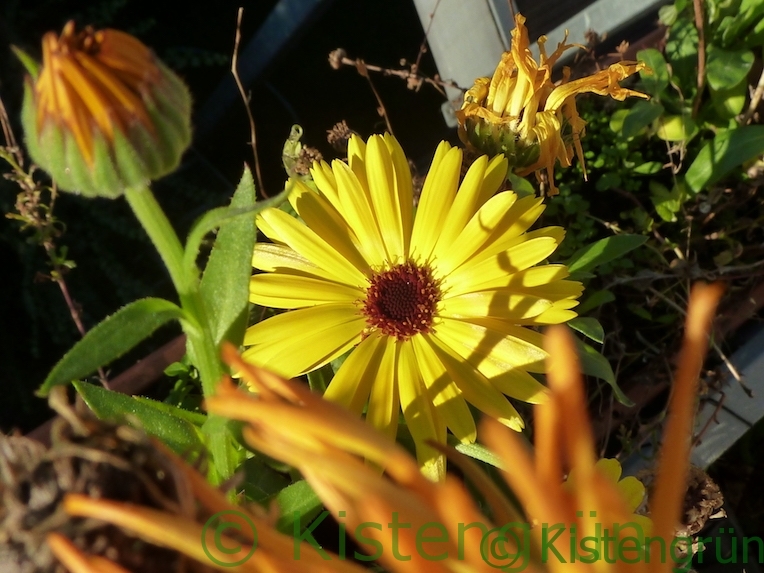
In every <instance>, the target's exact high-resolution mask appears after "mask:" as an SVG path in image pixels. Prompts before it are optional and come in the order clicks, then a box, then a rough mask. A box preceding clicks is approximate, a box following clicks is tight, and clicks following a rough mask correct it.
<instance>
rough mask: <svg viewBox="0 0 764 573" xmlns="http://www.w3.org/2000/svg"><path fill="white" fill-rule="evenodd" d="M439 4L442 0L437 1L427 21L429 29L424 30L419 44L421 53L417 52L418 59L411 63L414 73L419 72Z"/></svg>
mask: <svg viewBox="0 0 764 573" xmlns="http://www.w3.org/2000/svg"><path fill="white" fill-rule="evenodd" d="M439 6H440V0H438V1H437V2H435V7H434V8H433V9H432V12H431V13H430V21H429V22H427V29H426V30H425V31H424V38H422V43H421V44H419V53H417V55H416V61H415V62H414V63H413V64H412V65H411V72H412V73H414V74H416V73H418V72H419V64H420V63H421V61H422V56H423V55H424V53H425V51H426V50H427V37H428V36H429V35H430V28H432V23H433V21H435V14H437V12H438V7H439Z"/></svg>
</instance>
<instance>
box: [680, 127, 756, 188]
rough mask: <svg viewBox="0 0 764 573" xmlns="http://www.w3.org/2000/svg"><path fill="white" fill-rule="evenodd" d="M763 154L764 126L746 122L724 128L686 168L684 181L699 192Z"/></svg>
mask: <svg viewBox="0 0 764 573" xmlns="http://www.w3.org/2000/svg"><path fill="white" fill-rule="evenodd" d="M762 153H764V125H746V126H743V127H739V128H737V129H733V130H729V131H725V132H724V133H720V134H717V136H716V137H715V138H714V139H713V140H711V141H709V142H708V143H707V144H706V145H705V146H703V149H701V150H700V153H698V156H697V157H696V158H695V160H694V161H693V162H692V165H690V167H689V169H688V170H687V175H686V176H685V180H686V181H687V185H688V186H689V187H690V189H691V190H692V191H693V192H695V193H697V192H698V191H700V190H701V189H703V188H705V187H708V186H710V185H713V184H714V183H716V182H717V181H719V180H720V179H721V178H722V177H724V176H725V175H727V174H728V173H729V172H730V171H732V170H733V169H734V168H736V167H739V166H740V165H742V164H743V163H745V162H746V161H748V160H750V159H753V158H754V157H757V156H759V155H761V154H762Z"/></svg>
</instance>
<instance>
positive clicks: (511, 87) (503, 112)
mask: <svg viewBox="0 0 764 573" xmlns="http://www.w3.org/2000/svg"><path fill="white" fill-rule="evenodd" d="M566 39H567V36H566ZM545 42H546V37H545V36H542V37H541V38H539V40H538V47H539V52H540V58H539V62H538V63H536V61H535V60H534V59H533V55H532V54H531V51H530V41H529V38H528V30H527V29H526V27H525V18H524V17H523V16H521V15H520V14H517V15H516V16H515V28H514V30H512V46H511V48H510V51H508V52H504V54H503V56H502V58H501V62H499V65H498V67H497V68H496V71H495V72H494V75H493V77H492V78H478V79H477V80H475V85H474V86H473V87H472V88H470V89H469V90H468V91H467V93H466V94H465V95H464V104H463V105H462V109H461V110H459V111H457V113H456V115H457V118H458V120H459V136H460V137H461V139H462V141H464V143H465V144H466V145H468V146H470V147H472V148H474V149H476V150H478V151H480V152H481V153H488V154H491V155H493V154H496V153H504V154H505V155H506V156H507V158H508V159H509V160H510V166H511V168H512V169H513V170H515V171H516V172H517V174H518V175H521V176H524V175H528V174H530V173H533V172H537V171H538V170H540V169H545V170H546V175H547V180H548V184H549V186H550V194H551V195H555V194H557V188H556V187H555V185H554V165H555V163H556V162H557V161H559V162H560V165H562V166H563V167H569V166H570V162H571V159H573V152H574V150H575V153H576V155H577V156H578V159H579V161H580V162H581V164H582V165H583V164H584V158H583V151H582V149H581V141H580V140H581V137H583V136H584V127H585V125H586V122H585V121H584V120H583V119H581V117H580V116H579V115H578V111H577V110H576V102H575V96H576V95H577V94H580V93H586V92H591V93H595V94H598V95H603V96H604V95H609V96H611V97H612V98H614V99H617V100H620V101H622V100H624V99H625V98H626V97H628V96H637V97H643V98H647V97H648V96H647V95H645V94H643V93H640V92H637V91H634V90H630V89H626V88H622V87H621V86H620V85H619V84H618V82H619V81H621V80H623V79H625V78H627V77H628V76H630V75H631V74H634V73H636V72H638V71H640V70H644V69H646V66H645V64H644V63H642V62H619V63H616V64H613V65H611V66H610V67H609V68H608V69H606V70H602V71H599V72H597V73H595V74H593V75H591V76H587V77H585V78H581V79H578V80H574V81H569V78H570V70H569V69H568V68H565V69H564V71H563V78H562V80H561V81H560V82H559V84H558V85H555V84H554V83H552V68H553V67H554V65H555V63H556V62H557V60H558V59H559V58H560V56H561V55H562V54H563V52H565V51H566V50H568V49H570V48H574V47H576V46H575V45H574V44H566V43H565V40H563V42H562V43H560V45H559V46H558V47H557V49H556V50H555V51H554V53H552V55H550V56H547V54H546V50H545V46H544V44H545ZM537 175H538V174H537Z"/></svg>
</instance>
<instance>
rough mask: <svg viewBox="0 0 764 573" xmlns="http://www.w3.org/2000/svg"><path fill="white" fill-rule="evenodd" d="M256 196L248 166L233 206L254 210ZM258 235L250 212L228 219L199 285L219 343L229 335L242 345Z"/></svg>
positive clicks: (215, 340)
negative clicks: (253, 253)
mask: <svg viewBox="0 0 764 573" xmlns="http://www.w3.org/2000/svg"><path fill="white" fill-rule="evenodd" d="M256 199H257V197H256V194H255V182H254V180H253V179H252V173H251V172H250V170H249V168H246V167H245V169H244V174H243V175H242V177H241V181H240V182H239V186H238V187H237V188H236V192H235V193H234V195H233V198H232V199H231V208H233V209H248V210H250V211H251V210H253V209H254V206H255V201H256ZM256 237H257V228H256V227H255V217H254V215H251V214H250V215H249V216H247V217H237V218H234V219H230V220H228V221H226V222H224V223H223V224H222V225H221V226H220V230H219V231H218V236H217V239H216V240H215V244H214V246H213V247H212V252H211V253H210V258H209V261H207V267H206V268H205V270H204V276H203V277H202V282H201V285H200V287H199V288H200V290H201V294H202V299H203V300H204V303H205V307H206V309H207V312H208V317H209V321H210V325H211V328H212V334H213V337H214V343H215V344H216V345H217V344H220V342H221V341H222V340H223V339H224V338H226V339H228V340H229V341H230V342H232V343H233V344H235V345H237V346H238V345H239V344H240V343H241V340H242V338H243V336H244V329H245V328H246V321H247V310H248V308H249V277H250V276H251V275H252V250H253V249H254V247H255V239H256ZM234 326H239V328H234ZM234 331H235V332H234Z"/></svg>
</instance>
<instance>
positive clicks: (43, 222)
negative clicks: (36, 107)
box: [0, 99, 109, 388]
mask: <svg viewBox="0 0 764 573" xmlns="http://www.w3.org/2000/svg"><path fill="white" fill-rule="evenodd" d="M0 126H2V132H3V136H4V137H5V143H6V145H5V146H0V158H2V159H5V161H6V162H7V163H8V165H10V167H11V173H9V174H6V175H5V177H6V178H7V179H9V180H11V181H14V182H15V183H16V184H17V185H18V186H19V187H20V188H21V193H19V195H18V196H17V198H16V210H17V211H18V214H16V213H9V214H6V217H7V218H10V219H16V220H18V221H21V222H22V224H23V226H22V229H24V228H30V227H31V228H33V229H34V230H35V231H36V232H37V242H38V243H39V244H40V246H41V247H42V248H43V249H45V253H46V254H47V255H48V260H49V262H50V265H51V266H52V267H53V272H52V273H51V274H50V275H46V278H48V279H50V280H52V281H53V282H55V283H56V284H57V285H58V288H59V290H60V291H61V295H62V296H63V297H64V302H65V303H66V306H67V308H68V309H69V316H71V317H72V322H74V325H75V326H76V327H77V331H78V332H79V333H80V336H83V337H84V336H85V334H86V333H87V329H86V328H85V325H84V323H83V322H82V316H81V309H80V306H79V304H77V303H76V302H75V301H74V299H73V298H72V296H71V294H70V293H69V287H68V286H67V284H66V280H64V275H65V274H66V272H67V267H66V266H64V265H62V264H61V263H60V262H59V261H60V260H61V259H60V256H59V255H58V253H57V252H56V244H55V238H56V237H57V236H58V235H59V231H58V230H57V229H56V220H55V218H54V217H53V208H54V206H55V203H56V196H57V192H56V185H55V182H54V183H53V185H52V187H50V189H49V190H50V201H49V203H48V204H47V205H46V204H45V203H44V202H43V200H42V191H41V189H40V187H39V185H38V184H37V183H36V182H35V180H34V178H33V176H32V173H33V172H34V170H35V166H34V165H32V166H30V168H29V170H28V171H27V170H26V168H25V163H26V161H25V158H24V153H23V152H22V150H21V148H20V147H19V145H18V144H17V142H16V137H15V135H14V133H13V129H12V128H11V123H10V120H9V118H8V112H7V111H6V109H5V105H4V104H3V101H2V99H0ZM98 378H99V381H100V382H101V384H102V385H103V386H104V387H106V388H108V387H109V381H108V378H107V377H106V373H105V372H104V370H103V369H102V368H99V369H98Z"/></svg>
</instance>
